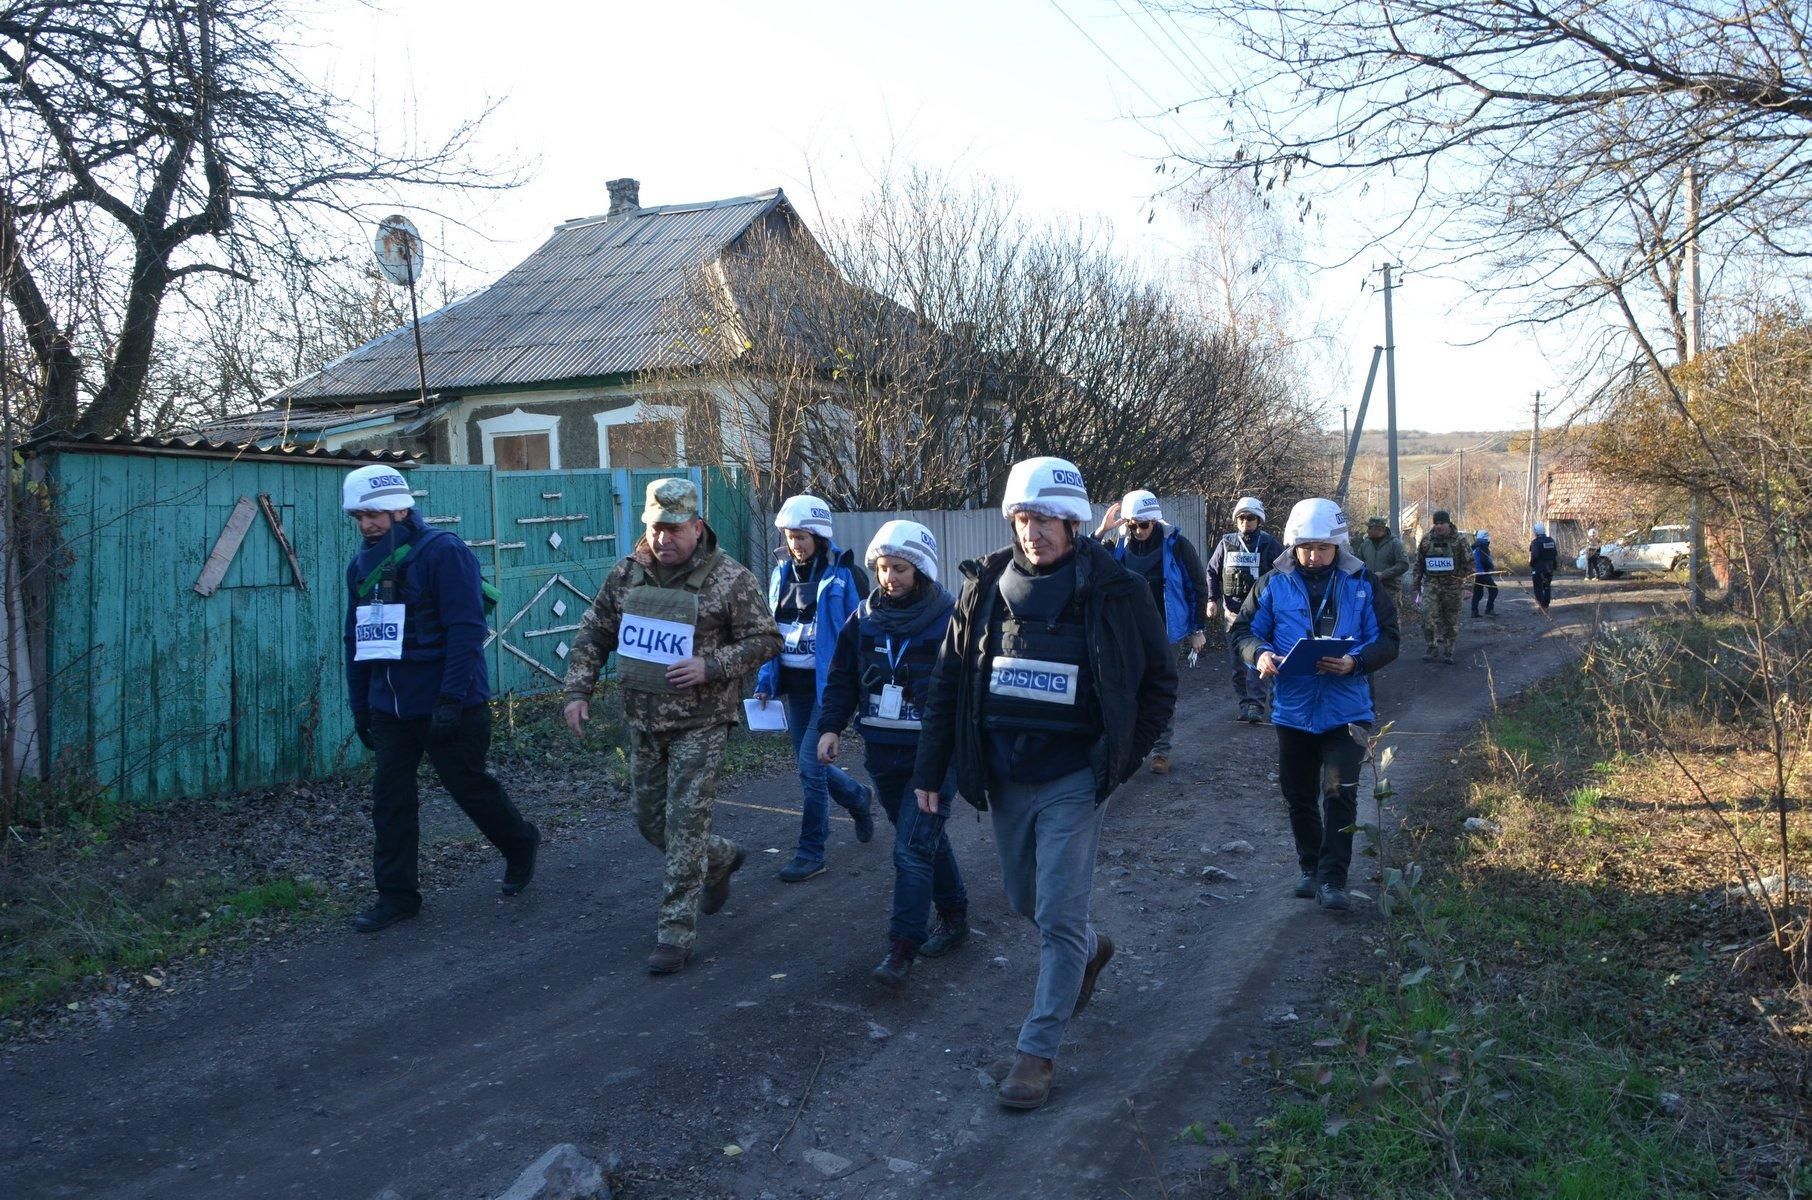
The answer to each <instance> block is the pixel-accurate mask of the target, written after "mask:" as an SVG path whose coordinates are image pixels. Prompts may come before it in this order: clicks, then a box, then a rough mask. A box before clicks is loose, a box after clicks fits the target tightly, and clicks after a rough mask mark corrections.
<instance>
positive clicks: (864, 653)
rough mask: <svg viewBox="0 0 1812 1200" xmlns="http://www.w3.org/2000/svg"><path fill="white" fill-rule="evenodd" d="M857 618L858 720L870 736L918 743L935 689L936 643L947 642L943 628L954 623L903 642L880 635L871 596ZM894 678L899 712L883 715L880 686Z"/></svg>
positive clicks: (897, 742) (884, 741) (895, 742)
mask: <svg viewBox="0 0 1812 1200" xmlns="http://www.w3.org/2000/svg"><path fill="white" fill-rule="evenodd" d="M855 619H856V622H857V624H856V667H857V670H858V672H859V675H858V687H859V688H860V689H861V699H860V700H859V701H858V703H857V705H856V725H857V727H859V728H860V729H861V731H862V737H863V739H864V740H866V741H870V742H876V743H879V744H882V745H889V746H912V745H916V744H918V740H919V730H920V722H921V721H922V720H923V719H924V713H925V700H926V698H927V697H929V696H930V694H931V671H932V668H933V667H935V666H937V653H938V648H939V647H940V646H942V645H943V642H944V631H945V630H946V629H947V628H949V625H950V622H949V621H948V620H945V621H944V622H943V623H941V624H936V625H931V626H928V627H926V628H925V629H924V630H923V631H922V632H920V633H919V635H918V636H917V637H915V638H913V639H912V640H911V641H909V642H906V643H905V644H904V645H901V644H899V643H890V641H889V639H887V638H885V637H882V636H881V634H880V631H879V630H878V629H877V628H876V626H877V624H878V622H876V621H875V620H874V617H873V614H872V610H871V609H870V608H869V607H868V602H867V601H863V603H862V607H860V608H858V609H857V610H856V618H855ZM890 652H891V653H890ZM890 683H891V684H893V685H894V686H896V687H898V688H899V689H900V690H901V693H902V695H901V697H900V701H901V702H900V714H899V716H897V717H883V716H882V715H881V713H880V699H881V688H882V686H883V685H885V684H890Z"/></svg>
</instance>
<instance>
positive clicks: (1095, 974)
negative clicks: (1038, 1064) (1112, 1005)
mask: <svg viewBox="0 0 1812 1200" xmlns="http://www.w3.org/2000/svg"><path fill="white" fill-rule="evenodd" d="M1113 956H1114V939H1113V938H1110V937H1108V936H1107V935H1106V934H1105V933H1097V934H1095V954H1094V957H1093V958H1091V959H1089V960H1088V966H1086V967H1084V968H1082V990H1081V991H1079V992H1077V993H1076V1007H1075V1009H1074V1012H1081V1011H1082V1010H1083V1009H1085V1008H1087V1007H1088V1002H1089V1000H1091V999H1092V998H1093V997H1094V995H1095V980H1097V979H1099V978H1100V977H1101V968H1102V967H1105V966H1106V965H1107V960H1108V959H1110V958H1112V957H1113ZM1072 1015H1073V1014H1072ZM1022 1057H1023V1056H1022Z"/></svg>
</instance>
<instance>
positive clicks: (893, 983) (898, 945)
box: [870, 938, 912, 992]
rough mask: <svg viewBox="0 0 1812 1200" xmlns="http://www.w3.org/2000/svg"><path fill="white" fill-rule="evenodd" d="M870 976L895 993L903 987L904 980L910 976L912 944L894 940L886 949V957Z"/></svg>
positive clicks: (898, 939) (897, 939)
mask: <svg viewBox="0 0 1812 1200" xmlns="http://www.w3.org/2000/svg"><path fill="white" fill-rule="evenodd" d="M870 974H872V975H873V976H874V977H875V979H876V980H877V981H878V982H880V983H881V984H883V985H884V986H886V987H890V988H892V989H893V990H894V991H896V992H897V991H899V990H900V989H901V988H903V987H905V986H906V980H907V979H908V978H909V977H910V976H911V975H912V943H911V942H908V941H904V940H902V939H900V938H895V939H894V941H893V945H891V946H889V947H888V950H887V957H886V958H884V959H882V960H881V965H880V966H878V967H876V968H875V969H874V970H873V971H871V972H870Z"/></svg>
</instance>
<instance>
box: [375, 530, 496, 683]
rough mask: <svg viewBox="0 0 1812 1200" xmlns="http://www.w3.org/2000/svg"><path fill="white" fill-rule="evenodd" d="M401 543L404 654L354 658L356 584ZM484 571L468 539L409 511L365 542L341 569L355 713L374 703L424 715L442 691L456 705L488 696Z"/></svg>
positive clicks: (399, 589) (399, 593)
mask: <svg viewBox="0 0 1812 1200" xmlns="http://www.w3.org/2000/svg"><path fill="white" fill-rule="evenodd" d="M403 542H410V543H412V544H413V546H414V548H413V549H412V550H410V552H409V557H407V558H406V559H404V560H403V562H402V564H401V565H400V567H399V568H398V570H397V598H398V599H399V600H400V601H401V602H402V604H403V607H404V620H403V657H402V658H400V659H397V660H395V661H378V662H355V661H353V657H352V655H353V648H354V643H353V632H352V631H353V625H354V623H355V615H356V613H357V610H358V607H359V605H361V604H366V603H372V602H375V601H376V599H377V593H376V590H375V589H374V590H373V592H372V594H371V595H370V596H368V597H365V598H363V599H361V598H360V597H359V595H358V587H359V585H360V584H361V583H362V582H364V580H365V577H366V576H367V575H369V574H370V573H371V570H372V568H373V567H376V566H377V565H378V564H379V563H381V562H383V561H384V560H385V559H386V558H388V557H389V556H390V552H391V551H392V550H394V549H396V547H397V546H398V545H400V544H402V543H403ZM482 582H483V577H482V575H481V574H480V572H479V569H478V557H477V555H475V554H473V553H472V551H471V548H470V547H468V546H467V545H466V544H465V542H463V541H461V540H460V539H459V538H457V537H455V536H454V535H452V534H450V533H447V532H445V531H444V530H439V529H435V528H434V527H433V526H431V525H426V524H424V523H423V522H422V518H421V514H420V513H418V512H416V511H414V510H411V511H410V512H409V514H408V516H406V517H404V518H403V519H402V520H401V521H398V522H397V523H396V524H395V525H392V526H391V528H390V532H388V533H386V534H385V535H384V536H383V537H381V538H379V539H378V540H377V541H375V542H370V543H367V544H366V546H365V548H364V549H363V550H360V551H359V552H358V553H357V554H356V555H354V556H353V559H352V564H351V565H350V566H348V567H347V568H346V634H345V639H346V699H347V703H348V704H350V705H351V707H352V711H353V712H354V713H361V712H365V711H366V710H372V711H376V712H385V713H389V714H390V715H391V716H394V717H426V716H431V715H432V714H433V712H434V703H435V701H436V700H438V699H439V698H440V697H441V696H454V697H457V698H458V699H459V701H460V703H461V704H464V705H471V704H482V703H484V702H485V701H486V700H489V699H490V698H491V678H490V672H489V671H487V670H486V669H485V662H484V643H485V638H486V637H487V636H488V635H489V632H490V631H489V629H488V628H487V627H486V625H485V619H484V593H483V592H482V591H481V590H480V584H481V583H482Z"/></svg>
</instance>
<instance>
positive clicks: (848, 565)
mask: <svg viewBox="0 0 1812 1200" xmlns="http://www.w3.org/2000/svg"><path fill="white" fill-rule="evenodd" d="M783 553H784V552H783ZM855 561H856V559H855V555H853V554H851V553H850V552H849V551H847V550H843V549H840V548H839V547H838V546H837V543H835V542H830V543H829V549H828V550H827V551H826V552H825V556H824V573H823V574H822V575H820V576H819V577H818V608H817V612H816V614H815V615H814V617H813V620H815V621H816V622H817V627H818V638H817V646H816V652H817V658H818V695H819V697H820V698H822V697H823V695H824V681H825V680H826V679H828V678H829V677H830V665H831V657H832V656H833V655H835V654H836V652H837V634H838V633H839V632H841V631H842V629H843V623H844V622H845V621H847V620H849V615H850V614H851V613H853V612H855V611H856V606H857V605H858V604H860V603H862V601H863V599H865V598H866V597H867V595H868V589H867V587H866V586H865V580H859V579H858V578H857V577H856V569H855ZM792 569H793V560H792V559H791V558H790V557H786V558H782V559H781V560H780V562H778V563H776V564H775V565H774V570H773V573H772V574H770V575H769V576H768V611H769V612H774V611H777V610H778V609H779V608H780V588H781V586H782V585H783V584H784V583H785V582H786V578H787V574H788V573H789V572H790V571H792ZM755 690H756V691H757V692H760V693H761V694H762V695H764V696H778V695H779V694H780V659H778V658H770V659H768V661H767V662H766V663H765V664H763V665H762V668H761V671H760V673H759V674H757V675H756V676H755Z"/></svg>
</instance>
